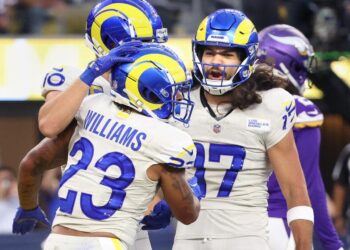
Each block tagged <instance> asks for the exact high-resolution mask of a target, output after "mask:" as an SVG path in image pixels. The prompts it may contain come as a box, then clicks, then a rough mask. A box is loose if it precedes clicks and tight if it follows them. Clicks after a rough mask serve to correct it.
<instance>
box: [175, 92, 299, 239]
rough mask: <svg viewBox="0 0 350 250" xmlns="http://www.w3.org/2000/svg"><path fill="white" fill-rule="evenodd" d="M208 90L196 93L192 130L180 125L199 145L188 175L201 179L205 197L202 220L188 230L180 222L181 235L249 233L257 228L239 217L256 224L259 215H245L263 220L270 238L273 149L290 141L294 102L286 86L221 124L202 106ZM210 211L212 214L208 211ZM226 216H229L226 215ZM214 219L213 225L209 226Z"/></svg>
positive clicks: (193, 97)
mask: <svg viewBox="0 0 350 250" xmlns="http://www.w3.org/2000/svg"><path fill="white" fill-rule="evenodd" d="M202 91H203V90H201V88H198V89H195V90H193V91H192V93H191V98H192V99H193V101H194V103H195V107H194V111H193V113H192V117H191V120H190V124H189V127H188V128H185V127H183V126H181V125H180V126H179V128H182V129H183V130H184V131H186V132H188V133H189V134H190V135H191V136H192V138H193V140H194V142H195V144H196V148H197V157H196V160H195V164H194V165H195V168H191V169H189V170H188V172H189V174H190V175H195V176H196V177H197V179H198V184H199V186H200V187H201V190H202V192H203V194H204V196H205V197H204V198H203V199H202V200H201V213H200V215H199V219H198V220H197V221H196V222H195V223H193V224H191V225H188V226H184V225H182V224H181V223H179V225H178V230H177V233H176V237H177V238H187V237H188V238H191V237H192V236H193V237H197V236H198V237H204V236H211V237H213V236H215V235H216V236H218V237H229V236H232V235H236V236H241V233H242V235H244V234H247V233H248V234H249V233H250V232H249V230H256V229H257V228H255V229H254V225H253V226H252V227H251V228H249V229H242V225H243V224H245V223H243V224H241V223H239V224H237V216H239V217H241V218H242V220H246V221H252V223H253V219H252V218H253V216H247V214H246V217H247V218H246V217H243V215H242V212H243V213H248V214H249V213H250V214H252V215H254V214H255V215H256V216H257V217H259V216H262V217H260V218H259V219H258V220H261V223H262V224H261V225H259V226H261V227H260V228H259V230H260V229H261V230H260V231H261V232H262V233H261V234H265V233H266V232H265V231H264V225H265V224H266V226H267V214H266V208H267V197H268V192H267V181H268V177H269V176H270V174H271V171H272V169H271V166H270V165H269V161H268V157H267V149H269V148H270V147H272V146H274V145H275V144H276V143H278V142H279V141H280V140H281V139H282V138H284V137H285V136H286V134H287V133H288V132H289V130H290V129H291V128H292V127H293V124H294V122H295V121H294V120H295V103H294V99H293V97H292V96H291V95H290V94H289V93H288V92H286V91H285V90H283V89H280V88H275V89H271V90H267V91H261V92H259V94H260V95H261V97H262V103H260V104H254V105H251V106H250V107H248V108H247V109H245V110H243V111H242V110H240V109H238V108H236V109H234V110H233V111H232V112H231V113H229V114H228V115H227V116H225V117H223V118H222V119H219V120H218V119H215V118H213V117H212V116H211V115H210V114H209V112H208V111H207V109H206V108H205V105H204V104H203V103H202V101H201V95H202V94H203V93H201V92H202ZM202 99H203V98H202ZM210 210H212V212H211V213H212V214H211V215H210V216H209V215H208V216H207V215H206V213H203V211H208V212H209V211H210ZM214 210H216V211H214ZM224 213H225V214H227V216H225V217H223V214H224ZM202 217H203V218H202ZM249 217H250V218H249ZM222 218H225V219H224V220H223V219H222ZM254 218H255V217H254ZM261 218H265V221H263V220H262V219H261ZM209 220H210V223H211V225H212V226H210V225H209V224H208V221H209ZM213 223H214V224H213ZM250 224H251V223H250ZM247 226H249V225H248V224H247ZM256 227H258V226H256ZM232 229H235V230H232ZM240 230H241V231H240ZM209 231H210V232H209ZM252 234H254V232H252ZM252 234H250V235H252Z"/></svg>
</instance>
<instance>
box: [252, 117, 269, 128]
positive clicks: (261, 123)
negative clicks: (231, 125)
mask: <svg viewBox="0 0 350 250" xmlns="http://www.w3.org/2000/svg"><path fill="white" fill-rule="evenodd" d="M247 128H248V129H253V130H261V131H270V129H271V124H270V121H268V120H263V119H257V118H248V119H247Z"/></svg>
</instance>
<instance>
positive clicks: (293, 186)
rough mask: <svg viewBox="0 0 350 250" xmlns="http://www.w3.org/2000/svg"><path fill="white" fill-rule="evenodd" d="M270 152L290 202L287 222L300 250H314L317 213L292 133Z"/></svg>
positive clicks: (284, 193) (283, 191)
mask: <svg viewBox="0 0 350 250" xmlns="http://www.w3.org/2000/svg"><path fill="white" fill-rule="evenodd" d="M267 152H268V156H269V159H270V161H271V164H272V166H273V169H274V171H275V174H276V177H277V180H278V183H279V185H280V187H281V190H282V193H283V195H284V197H285V199H286V201H287V206H288V209H289V210H288V213H287V219H288V220H289V226H290V228H291V230H292V232H293V236H294V239H295V243H296V247H297V249H298V250H301V249H308V250H310V249H312V231H313V211H312V208H311V206H310V200H309V197H308V193H307V188H306V182H305V178H304V175H303V172H302V169H301V165H300V162H299V156H298V152H297V149H296V145H295V142H294V137H293V132H292V130H290V131H289V132H288V134H287V135H286V136H285V137H284V138H283V139H282V140H281V141H279V142H278V143H277V144H275V145H274V146H272V147H271V148H270V149H268V151H267Z"/></svg>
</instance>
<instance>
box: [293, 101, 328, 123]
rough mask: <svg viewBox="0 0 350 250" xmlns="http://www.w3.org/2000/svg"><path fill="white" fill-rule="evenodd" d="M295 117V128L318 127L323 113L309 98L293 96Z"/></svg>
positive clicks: (321, 121)
mask: <svg viewBox="0 0 350 250" xmlns="http://www.w3.org/2000/svg"><path fill="white" fill-rule="evenodd" d="M294 99H295V105H296V113H297V119H296V122H295V124H294V127H295V128H304V127H319V126H321V125H322V123H323V114H322V113H321V111H320V110H319V108H318V107H317V106H316V105H315V104H314V103H313V102H312V101H310V100H309V99H307V98H305V97H301V96H297V95H295V96H294Z"/></svg>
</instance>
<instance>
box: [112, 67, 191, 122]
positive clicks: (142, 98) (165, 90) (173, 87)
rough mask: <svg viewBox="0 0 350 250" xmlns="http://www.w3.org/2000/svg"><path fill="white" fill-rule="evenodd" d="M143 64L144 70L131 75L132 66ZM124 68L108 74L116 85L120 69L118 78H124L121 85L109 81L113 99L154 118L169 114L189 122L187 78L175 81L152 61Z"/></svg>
mask: <svg viewBox="0 0 350 250" xmlns="http://www.w3.org/2000/svg"><path fill="white" fill-rule="evenodd" d="M145 64H148V65H147V66H146V68H147V70H145V71H144V72H143V73H142V74H141V75H140V76H139V77H137V76H134V75H132V73H131V72H132V71H133V70H135V71H138V70H137V69H136V67H140V68H142V67H145ZM132 67H134V68H135V69H132ZM128 71H129V72H125V71H117V72H118V73H116V74H118V76H113V77H112V78H113V79H117V80H116V84H117V85H118V82H121V81H120V80H118V78H119V79H120V77H121V73H123V74H124V76H122V77H121V78H125V79H124V80H122V81H124V82H125V85H124V86H122V85H121V86H117V85H116V86H113V84H114V83H113V84H112V95H114V96H115V101H116V102H118V103H120V104H123V105H126V106H129V107H131V108H133V109H135V110H137V111H138V112H140V113H143V114H145V115H147V116H150V117H153V118H156V119H160V120H164V121H166V120H168V119H169V118H170V117H173V118H174V119H175V120H178V121H180V122H183V123H185V124H187V123H188V122H189V119H190V117H191V114H192V110H193V102H192V101H191V99H190V89H191V84H192V82H191V80H190V79H187V80H186V81H184V82H180V83H176V82H175V81H174V79H173V77H172V76H171V74H170V73H169V72H168V71H167V70H166V69H165V68H164V67H162V66H161V65H159V64H157V63H155V62H153V61H141V62H139V63H138V64H135V65H132V66H131V67H130V68H129V69H128ZM114 75H115V74H114ZM179 97H180V98H179Z"/></svg>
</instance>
